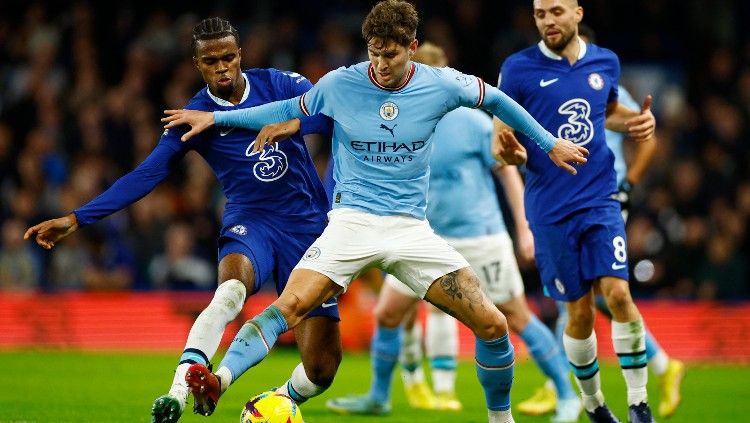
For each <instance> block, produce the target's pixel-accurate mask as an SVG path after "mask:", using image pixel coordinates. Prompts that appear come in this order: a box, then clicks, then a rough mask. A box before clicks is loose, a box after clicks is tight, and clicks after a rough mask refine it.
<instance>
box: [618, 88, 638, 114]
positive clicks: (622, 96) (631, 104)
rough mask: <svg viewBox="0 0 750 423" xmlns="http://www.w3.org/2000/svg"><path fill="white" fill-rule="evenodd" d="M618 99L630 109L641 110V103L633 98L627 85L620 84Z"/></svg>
mask: <svg viewBox="0 0 750 423" xmlns="http://www.w3.org/2000/svg"><path fill="white" fill-rule="evenodd" d="M617 93H618V94H617V95H618V97H617V101H618V102H619V103H620V104H622V105H623V106H625V107H627V108H628V109H632V110H636V111H638V110H641V105H640V104H638V102H637V101H635V99H634V98H633V96H632V95H630V93H629V92H628V90H626V89H625V87H623V86H620V87H618V89H617Z"/></svg>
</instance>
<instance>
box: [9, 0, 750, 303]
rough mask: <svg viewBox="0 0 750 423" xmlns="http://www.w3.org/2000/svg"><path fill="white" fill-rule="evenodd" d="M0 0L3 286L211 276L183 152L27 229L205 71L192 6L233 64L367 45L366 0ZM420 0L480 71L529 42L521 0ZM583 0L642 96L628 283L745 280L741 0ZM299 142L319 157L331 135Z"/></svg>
mask: <svg viewBox="0 0 750 423" xmlns="http://www.w3.org/2000/svg"><path fill="white" fill-rule="evenodd" d="M3 3H4V4H3V5H2V6H0V11H1V12H2V13H0V226H1V227H2V237H1V238H0V289H2V290H44V291H59V290H115V289H140V290H149V289H210V290H213V289H214V286H215V283H216V282H215V278H216V276H215V256H216V234H217V231H218V229H219V227H218V224H219V221H220V216H221V212H222V205H223V196H222V194H221V190H220V187H219V186H217V183H216V179H215V177H214V176H213V174H212V172H211V170H210V169H209V168H208V166H207V165H206V164H205V163H204V162H203V160H202V159H201V158H200V157H199V156H198V155H197V154H194V153H190V154H189V155H188V156H187V157H186V158H185V159H184V160H183V162H182V163H180V164H179V165H178V166H177V169H176V170H175V172H173V174H172V175H171V177H170V178H169V179H168V180H166V181H165V182H164V183H162V184H161V185H160V186H159V187H158V188H157V189H156V190H155V191H154V192H153V193H151V194H150V195H148V196H146V197H145V198H143V199H142V200H140V201H139V202H138V203H136V204H135V205H133V206H132V207H130V208H128V209H127V210H125V211H122V212H120V213H117V214H115V215H113V216H111V217H109V218H107V219H105V220H103V221H102V222H100V223H98V224H96V225H93V226H92V227H89V228H86V229H85V230H81V231H78V232H77V233H75V234H74V235H73V236H71V237H69V238H68V239H66V240H65V241H64V242H62V243H61V244H60V245H58V246H57V247H55V249H54V250H52V251H51V252H47V251H45V250H42V249H41V248H39V247H37V246H36V245H35V244H34V243H33V242H31V241H23V240H22V236H23V233H24V230H25V228H26V227H28V226H29V225H33V224H36V223H38V222H40V221H42V220H44V219H48V218H53V217H58V216H62V215H64V214H67V213H69V212H70V211H72V210H73V209H74V208H76V207H77V206H79V205H81V204H83V203H85V202H86V201H88V200H89V199H91V198H93V197H94V196H96V195H97V194H98V193H99V192H101V191H102V190H104V189H105V188H107V187H108V186H109V185H110V184H111V183H112V182H113V181H114V180H116V179H117V178H118V177H119V176H121V175H122V174H124V173H126V172H128V171H129V170H131V169H132V168H133V167H134V166H136V165H137V164H138V163H140V162H141V161H142V160H143V159H144V158H145V157H146V156H147V155H148V154H149V152H150V151H151V149H152V148H153V147H154V146H155V144H156V143H157V142H158V140H159V136H160V134H161V131H162V129H161V124H160V122H159V118H160V117H161V111H162V110H163V109H165V108H180V107H182V106H183V105H185V103H186V102H187V101H188V99H189V98H190V97H191V96H192V95H193V94H194V93H195V92H196V91H197V90H199V89H200V88H202V86H203V84H202V81H201V79H200V75H199V74H198V72H197V71H196V70H195V69H194V68H193V66H192V63H191V56H192V52H191V51H190V31H191V29H192V27H193V25H194V23H196V22H197V21H198V20H200V19H202V18H204V17H207V16H212V15H218V16H222V17H224V18H227V19H229V20H230V21H231V22H232V23H233V24H234V25H235V26H236V27H237V28H238V29H239V32H240V35H241V37H242V38H243V42H242V46H243V50H242V52H243V67H275V68H279V69H284V70H294V71H296V72H299V73H301V74H303V75H305V76H307V77H308V78H309V79H310V80H311V81H313V82H315V81H317V79H318V78H320V77H321V76H322V75H323V74H325V72H327V71H329V70H331V69H334V68H336V67H339V66H342V65H347V64H352V63H355V62H359V61H362V60H365V59H366V55H365V53H366V52H365V49H364V48H363V42H362V40H361V36H360V24H361V20H362V17H363V16H364V15H365V13H366V11H367V10H368V9H369V7H370V6H371V3H372V2H371V1H363V2H356V1H344V0H332V1H313V0H310V1H285V2H278V1H271V0H254V1H250V2H229V1H213V2H206V3H205V4H203V5H198V6H193V5H191V6H186V4H187V3H184V2H175V1H163V2H152V3H147V4H143V2H138V4H139V5H138V6H137V7H136V5H134V4H131V2H123V1H116V0H115V1H108V2H94V1H76V2H66V1H62V2H33V1H32V2H20V1H14V0H10V1H7V2H3ZM104 3H106V4H104ZM157 3H158V4H157ZM415 3H416V4H417V6H418V9H419V11H420V13H421V19H422V22H421V25H420V32H419V34H418V38H419V39H421V40H430V41H433V42H435V43H437V44H439V45H442V46H443V47H445V49H446V51H447V52H448V54H449V56H450V59H451V64H452V65H453V67H456V68H458V69H460V70H462V71H464V72H468V73H474V74H476V75H478V76H481V77H483V78H484V79H485V80H487V81H490V82H492V81H495V80H496V79H497V72H498V69H499V67H500V64H501V63H502V61H503V59H504V58H505V57H507V55H509V54H510V53H512V52H514V51H517V50H519V49H521V48H523V47H526V46H528V45H531V44H533V43H536V42H537V41H538V35H537V32H536V28H535V27H534V24H533V19H532V15H531V4H532V1H531V0H512V1H504V2H493V1H489V0H439V1H428V0H424V1H416V2H415ZM580 3H581V5H582V6H584V9H585V12H586V14H585V18H584V22H585V23H587V24H588V25H589V26H591V27H593V28H594V29H595V30H596V31H597V35H598V44H600V45H602V46H604V47H607V48H610V49H612V50H614V51H615V52H616V53H618V54H619V55H620V58H621V61H622V65H623V80H622V83H623V84H624V85H625V86H627V87H628V88H629V89H630V91H631V93H633V94H634V96H635V97H636V98H637V99H642V98H643V97H644V96H645V95H646V94H649V93H653V94H654V96H655V106H654V112H655V114H656V116H657V124H658V128H659V129H658V135H659V149H658V153H657V157H656V159H655V160H654V163H653V165H652V167H651V169H650V171H649V172H648V174H647V177H646V180H645V181H643V182H642V183H641V184H639V185H638V186H636V187H635V190H634V193H633V194H634V195H633V197H634V200H633V209H632V211H631V220H630V222H629V225H628V236H629V246H630V262H631V263H630V264H631V274H632V275H633V279H634V280H636V281H637V282H636V283H634V286H633V291H634V293H635V295H636V296H640V297H664V298H680V299H720V300H736V299H743V298H747V297H748V294H750V269H748V263H750V260H748V258H750V257H749V253H750V231H748V228H747V226H748V223H749V222H750V143H748V135H750V134H749V129H750V127H749V126H748V122H750V120H749V119H750V33H748V32H747V31H744V30H743V29H744V28H742V26H741V25H742V24H743V23H744V22H746V21H747V19H748V18H750V5H748V4H747V3H746V2H743V1H741V0H734V1H733V0H715V1H711V2H706V1H700V0H684V1H679V2H678V1H668V0H634V1H611V0H582V1H581V2H580ZM310 148H311V152H312V154H313V155H314V157H315V159H316V162H317V164H318V167H319V171H320V172H321V173H322V172H323V171H324V169H325V165H326V162H327V159H328V154H329V149H330V146H329V145H321V146H310ZM259 218H262V217H259ZM527 270H528V269H527ZM532 274H533V271H527V272H526V275H532ZM531 279H533V278H532V277H530V282H529V283H530V284H531V285H532V286H530V287H529V289H533V285H534V282H533V281H531ZM537 288H538V286H537Z"/></svg>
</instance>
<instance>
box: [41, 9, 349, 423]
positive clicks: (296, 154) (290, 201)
mask: <svg viewBox="0 0 750 423" xmlns="http://www.w3.org/2000/svg"><path fill="white" fill-rule="evenodd" d="M192 35H193V53H194V57H193V63H194V65H195V67H196V69H197V70H198V71H199V72H200V73H201V75H202V77H203V79H204V81H205V82H206V84H207V87H206V88H204V89H202V90H200V91H199V92H198V93H197V94H196V95H195V96H194V97H193V98H192V99H191V100H190V102H189V103H188V105H187V107H188V108H191V109H196V110H205V111H214V110H235V109H241V108H246V107H252V106H256V105H259V104H264V103H268V102H271V101H276V100H281V99H286V98H292V97H295V96H298V95H300V94H302V93H304V92H306V91H307V90H308V89H310V87H311V86H312V84H311V83H310V82H309V81H308V80H307V79H305V78H304V77H302V76H300V75H299V74H296V73H292V72H281V71H278V70H275V69H249V70H245V71H243V70H241V68H240V59H241V50H240V48H239V44H240V40H239V35H238V34H237V31H236V30H235V29H234V27H232V25H231V24H230V23H229V22H228V21H226V20H223V19H219V18H210V19H205V20H203V21H201V22H200V23H199V24H197V25H196V26H195V28H194V29H193V34H192ZM300 120H301V122H300ZM300 120H295V121H293V122H288V123H287V124H286V125H285V130H284V131H283V132H282V133H281V134H280V137H282V138H287V137H289V139H288V140H287V141H286V142H284V143H283V144H281V145H269V146H266V147H265V149H263V150H260V151H255V150H253V139H254V138H255V135H256V134H257V132H255V131H252V130H247V129H243V128H231V127H230V128H226V127H225V128H217V129H215V130H212V131H206V132H205V133H203V134H201V135H200V136H199V137H196V138H195V139H194V140H193V141H191V142H187V143H185V142H181V141H180V137H181V136H182V134H183V132H184V131H183V130H182V129H181V128H174V129H169V130H166V131H164V133H163V134H162V136H161V140H160V141H159V143H158V145H157V146H156V147H155V148H154V150H153V151H152V152H151V154H150V155H149V156H148V157H147V158H146V159H145V160H144V162H143V163H141V164H140V165H138V167H136V168H135V169H134V170H133V171H131V172H130V173H128V174H126V175H124V176H123V177H122V178H120V179H119V180H118V181H116V182H115V183H114V184H113V185H112V186H111V187H110V188H109V189H107V190H106V191H105V192H104V193H102V194H101V195H100V196H98V197H96V198H95V199H93V200H92V201H91V202H89V203H87V204H86V205H84V206H82V207H80V208H78V209H76V210H75V211H73V213H71V214H69V215H68V216H65V217H62V218H58V219H54V220H50V221H47V222H43V223H40V224H38V225H36V226H34V227H32V228H30V229H29V230H28V231H27V233H26V237H27V238H28V237H29V236H32V235H36V241H37V242H38V243H39V244H40V245H41V246H43V247H45V248H47V249H49V248H52V247H54V245H55V244H56V243H57V242H59V241H60V240H62V239H63V238H65V237H66V236H68V235H70V234H71V233H72V232H74V231H75V230H77V229H78V228H79V227H82V226H85V225H88V224H91V223H93V222H96V221H97V220H99V219H102V218H104V217H105V216H108V215H109V214H111V213H113V212H115V211H117V210H120V209H122V208H124V207H127V206H128V205H130V204H132V203H134V202H135V201H138V200H139V199H140V198H141V197H143V196H144V195H146V194H148V193H149V192H150V191H151V190H153V189H154V187H155V186H156V185H157V184H158V183H160V182H161V181H163V180H164V178H166V177H167V175H168V174H169V173H170V171H171V170H172V169H173V168H175V166H177V164H178V163H179V161H180V159H181V158H182V157H183V156H184V155H185V154H186V153H187V152H188V151H190V150H195V151H196V152H197V153H198V154H200V155H201V156H202V157H203V158H204V159H205V160H206V161H207V162H208V164H209V165H210V166H211V168H212V169H213V171H214V173H215V174H216V176H217V177H218V179H219V181H220V183H221V185H222V187H223V190H224V193H225V195H226V198H227V202H226V205H225V210H224V217H223V228H222V229H221V233H220V235H219V240H218V248H219V251H218V259H219V268H218V280H219V287H218V289H217V290H216V293H215V294H214V297H213V299H212V300H211V302H210V304H209V305H208V306H207V307H206V308H205V309H204V310H203V312H201V314H200V315H199V316H198V318H197V319H196V320H195V323H194V324H193V326H192V328H191V329H190V333H189V335H188V338H187V342H186V344H185V349H184V352H183V354H182V356H181V357H180V361H179V364H178V366H177V368H176V371H175V374H174V379H173V383H172V386H171V388H170V390H169V393H168V394H166V395H164V396H161V397H159V398H158V399H157V400H156V401H154V404H153V408H152V422H160V423H166V422H176V421H177V420H178V419H179V417H180V415H181V414H182V412H183V410H184V408H185V404H186V400H187V396H188V391H189V389H190V388H191V387H192V386H190V380H189V379H190V377H189V376H190V375H191V373H190V370H189V369H190V366H191V365H196V364H198V365H208V362H209V360H210V359H211V357H212V356H213V355H214V354H215V353H216V350H217V348H218V346H219V342H220V340H221V338H222V335H223V332H224V328H225V327H226V325H227V324H228V323H229V322H231V321H232V320H234V319H235V318H236V317H237V316H238V315H239V313H240V311H241V310H242V306H243V304H244V303H245V299H246V297H247V296H249V295H252V294H253V293H255V292H256V291H258V289H259V288H260V286H261V284H262V283H264V282H266V281H267V280H269V279H271V278H273V279H274V280H275V281H276V290H277V292H281V290H282V289H283V287H284V285H285V283H286V281H287V279H288V277H289V273H290V271H291V270H292V268H293V267H294V265H295V264H296V263H297V261H298V260H299V259H300V257H302V255H303V253H304V252H305V250H306V249H307V248H308V247H309V246H310V244H312V242H313V241H314V240H315V239H316V238H317V237H318V236H319V235H320V234H321V232H322V231H323V228H324V227H325V225H326V212H327V211H328V202H327V200H326V197H325V193H324V190H323V186H322V184H321V182H320V179H319V177H318V175H317V173H316V170H315V168H314V166H313V163H312V160H311V158H310V157H309V155H308V152H307V150H306V148H305V143H304V140H303V137H304V138H306V139H307V138H309V137H320V135H318V134H330V131H331V128H330V125H331V123H330V120H329V119H328V118H326V117H325V116H321V115H317V116H311V117H303V118H301V119H300ZM298 129H299V131H298ZM325 136H330V135H325ZM259 215H262V216H263V219H260V220H257V219H256V217H257V216H259ZM308 317H309V318H308V319H307V320H305V321H304V322H302V323H300V325H299V326H297V327H296V328H295V336H296V339H297V343H298V346H299V350H300V354H301V356H302V363H301V364H300V365H299V366H297V368H295V369H294V371H293V373H292V376H291V378H290V379H289V381H287V383H286V384H284V385H282V386H281V388H279V389H280V390H281V391H283V392H284V393H287V394H289V395H291V396H292V398H294V400H295V401H297V402H298V403H299V402H303V401H304V400H305V399H307V398H309V397H311V396H314V395H317V394H319V393H321V392H322V391H323V390H325V389H326V388H327V387H328V386H329V385H330V384H331V382H332V381H333V377H334V375H335V372H336V368H337V367H338V364H339V362H340V360H341V344H340V341H339V329H338V321H339V315H338V307H337V305H336V302H335V299H333V300H331V301H329V302H327V303H326V304H323V306H322V307H318V308H316V309H315V310H314V311H312V312H311V313H310V314H309V315H308ZM186 376H187V379H188V380H186ZM213 407H214V403H213V402H212V399H211V398H203V397H201V398H200V400H198V398H196V401H195V403H194V411H195V412H196V413H199V414H210V413H211V412H212V411H213Z"/></svg>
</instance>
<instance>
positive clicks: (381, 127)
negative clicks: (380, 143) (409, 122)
mask: <svg viewBox="0 0 750 423" xmlns="http://www.w3.org/2000/svg"><path fill="white" fill-rule="evenodd" d="M397 126H398V124H395V125H393V128H389V127H388V126H387V125H386V124H384V123H381V124H380V129H385V130H386V131H388V132H390V133H391V136H392V137H394V138H395V137H396V135H394V134H393V130H394V129H396V127H397Z"/></svg>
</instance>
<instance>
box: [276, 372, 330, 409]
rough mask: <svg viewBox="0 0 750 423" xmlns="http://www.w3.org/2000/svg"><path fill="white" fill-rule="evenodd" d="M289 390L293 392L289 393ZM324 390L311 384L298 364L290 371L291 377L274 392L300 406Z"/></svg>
mask: <svg viewBox="0 0 750 423" xmlns="http://www.w3.org/2000/svg"><path fill="white" fill-rule="evenodd" d="M290 385H291V388H290ZM290 390H292V391H294V392H290ZM325 390H326V388H325V387H323V386H320V385H316V384H315V383H313V382H312V381H311V380H310V378H308V377H307V373H305V367H304V366H303V365H302V363H299V364H298V365H297V367H295V368H294V371H292V376H291V377H290V378H289V380H287V381H286V383H284V384H283V385H282V386H280V387H279V388H278V389H276V392H278V393H280V394H284V395H286V396H288V397H289V398H291V399H292V400H294V402H296V403H297V404H302V403H303V402H305V401H307V400H308V399H310V398H312V397H315V396H318V395H320V394H322V393H323V391H325Z"/></svg>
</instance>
